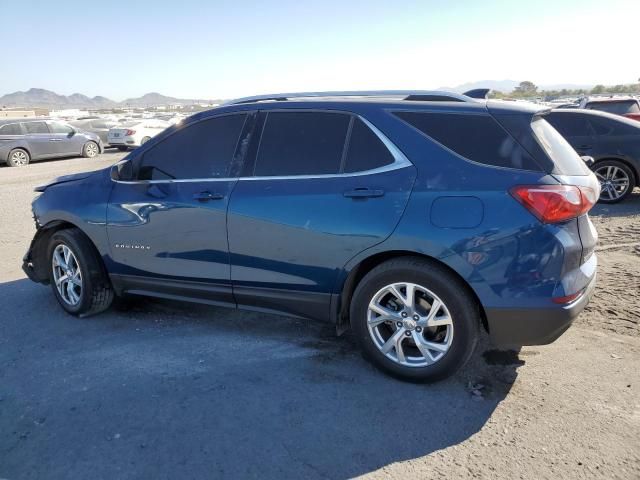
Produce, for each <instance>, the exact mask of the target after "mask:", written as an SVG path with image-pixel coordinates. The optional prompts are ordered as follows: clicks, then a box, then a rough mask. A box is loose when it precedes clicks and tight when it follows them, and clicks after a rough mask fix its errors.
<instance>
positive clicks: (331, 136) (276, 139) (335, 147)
mask: <svg viewBox="0 0 640 480" xmlns="http://www.w3.org/2000/svg"><path fill="white" fill-rule="evenodd" d="M349 121H350V117H349V115H345V114H340V113H323V112H269V113H268V114H267V119H266V122H265V126H264V129H263V132H262V137H261V139H260V147H259V151H258V156H257V159H256V166H255V170H254V175H256V176H287V175H325V174H332V173H338V171H339V170H340V163H341V162H342V154H343V151H344V146H345V140H346V137H347V129H348V127H349Z"/></svg>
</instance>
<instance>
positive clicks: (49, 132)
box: [0, 118, 103, 167]
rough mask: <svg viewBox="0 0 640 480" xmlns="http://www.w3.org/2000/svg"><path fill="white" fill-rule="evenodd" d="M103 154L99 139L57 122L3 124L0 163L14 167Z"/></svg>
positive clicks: (23, 120) (29, 121)
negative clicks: (3, 162)
mask: <svg viewBox="0 0 640 480" xmlns="http://www.w3.org/2000/svg"><path fill="white" fill-rule="evenodd" d="M102 151H103V143H102V140H100V137H99V136H98V135H96V134H95V133H92V132H87V131H84V130H80V129H78V128H76V127H72V126H71V125H69V124H67V123H64V122H59V121H56V120H43V119H27V118H21V119H6V120H4V119H3V120H0V161H5V162H6V163H7V165H9V166H11V167H20V166H24V165H27V164H28V163H29V162H31V161H34V160H44V159H47V158H57V157H70V156H74V155H78V156H83V157H89V158H91V157H95V156H96V155H98V154H99V153H102Z"/></svg>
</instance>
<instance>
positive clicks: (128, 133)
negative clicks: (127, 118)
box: [124, 130, 136, 137]
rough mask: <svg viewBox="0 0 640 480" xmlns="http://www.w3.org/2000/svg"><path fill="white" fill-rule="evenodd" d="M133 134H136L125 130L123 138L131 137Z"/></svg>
mask: <svg viewBox="0 0 640 480" xmlns="http://www.w3.org/2000/svg"><path fill="white" fill-rule="evenodd" d="M135 133H136V131H135V130H127V131H126V132H124V136H125V137H130V136H131V135H133V134H135Z"/></svg>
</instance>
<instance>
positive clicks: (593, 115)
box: [545, 109, 640, 203]
mask: <svg viewBox="0 0 640 480" xmlns="http://www.w3.org/2000/svg"><path fill="white" fill-rule="evenodd" d="M545 119H546V120H547V122H549V123H550V124H551V125H553V127H554V128H555V129H556V130H557V131H558V132H560V134H561V135H562V136H563V137H564V138H565V139H566V140H567V141H568V142H569V143H570V144H571V146H572V147H573V148H574V149H575V150H576V151H577V152H578V154H579V155H583V156H589V157H592V158H593V160H594V163H593V164H592V165H590V167H591V169H592V170H593V171H594V173H595V174H596V177H597V178H598V180H599V182H600V186H601V187H602V188H601V193H600V201H601V202H603V203H616V202H619V201H621V200H624V199H625V198H626V197H627V196H628V195H629V194H631V192H632V190H633V189H634V187H635V186H640V122H638V121H635V120H629V119H627V118H625V117H622V116H619V115H613V114H611V113H606V112H602V111H598V110H596V109H555V110H552V111H551V112H550V113H549V114H548V115H547V116H545Z"/></svg>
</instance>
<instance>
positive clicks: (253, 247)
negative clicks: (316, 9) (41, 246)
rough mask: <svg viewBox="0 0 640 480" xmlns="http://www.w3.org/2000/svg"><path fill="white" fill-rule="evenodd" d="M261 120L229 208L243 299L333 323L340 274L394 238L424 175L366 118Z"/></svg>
mask: <svg viewBox="0 0 640 480" xmlns="http://www.w3.org/2000/svg"><path fill="white" fill-rule="evenodd" d="M261 116H262V118H261V122H263V123H264V126H263V127H262V135H261V137H260V136H256V137H258V138H260V141H259V147H258V151H257V154H256V155H254V156H253V158H252V159H251V160H252V161H253V162H254V165H253V170H252V171H251V172H246V171H245V175H246V176H245V177H243V178H242V179H240V180H239V182H238V184H237V185H236V187H235V189H234V191H233V193H232V194H231V202H230V204H229V214H228V230H229V246H230V252H231V278H232V281H233V290H234V295H235V298H236V301H237V303H238V304H239V305H242V306H245V307H253V308H258V309H264V310H271V311H284V312H287V313H292V314H296V315H300V316H303V317H312V318H319V319H324V318H327V316H328V313H329V305H330V298H331V293H332V292H333V289H334V286H335V282H336V279H337V274H338V272H339V271H340V270H341V269H342V268H343V267H344V265H345V264H346V263H347V262H348V261H349V260H350V259H351V258H353V257H354V256H355V255H357V254H358V253H360V252H362V251H363V250H365V249H367V248H369V247H371V246H373V245H376V244H377V243H380V242H382V241H384V240H385V239H386V238H387V237H388V236H389V235H390V234H391V233H392V232H393V230H394V228H395V226H396V225H397V223H398V221H399V220H400V217H401V215H402V212H403V211H404V207H405V205H406V203H407V201H408V198H409V194H410V192H411V187H412V185H413V181H414V179H415V168H414V167H413V166H412V165H411V164H410V163H409V161H408V160H407V159H406V158H405V157H404V156H403V155H402V154H401V153H400V152H399V151H398V150H397V149H394V148H393V146H392V145H389V146H386V145H385V143H384V142H383V136H382V134H381V133H380V132H379V131H377V130H375V127H373V126H371V125H370V124H368V123H366V122H365V121H363V120H362V119H361V118H359V117H357V116H352V115H349V114H344V113H329V112H305V111H295V110H287V111H277V112H273V111H270V112H268V113H266V114H261ZM387 142H388V140H387ZM249 164H250V162H247V165H249Z"/></svg>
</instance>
